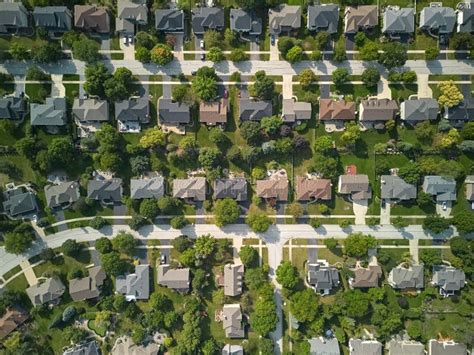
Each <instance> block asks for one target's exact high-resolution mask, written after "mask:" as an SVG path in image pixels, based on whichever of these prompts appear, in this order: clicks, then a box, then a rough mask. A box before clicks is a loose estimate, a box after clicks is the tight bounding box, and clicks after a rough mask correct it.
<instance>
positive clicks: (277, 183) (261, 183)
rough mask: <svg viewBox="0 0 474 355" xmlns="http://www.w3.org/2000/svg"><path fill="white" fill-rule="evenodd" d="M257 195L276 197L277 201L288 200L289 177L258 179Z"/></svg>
mask: <svg viewBox="0 0 474 355" xmlns="http://www.w3.org/2000/svg"><path fill="white" fill-rule="evenodd" d="M256 190H257V196H258V197H262V198H267V199H269V198H274V199H276V200H277V201H287V200H288V179H265V180H257V188H256Z"/></svg>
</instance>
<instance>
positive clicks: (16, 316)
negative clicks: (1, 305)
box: [0, 306, 29, 339]
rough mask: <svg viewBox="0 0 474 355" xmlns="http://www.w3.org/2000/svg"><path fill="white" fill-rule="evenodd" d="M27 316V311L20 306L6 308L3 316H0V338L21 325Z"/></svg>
mask: <svg viewBox="0 0 474 355" xmlns="http://www.w3.org/2000/svg"><path fill="white" fill-rule="evenodd" d="M28 317H29V315H28V312H26V311H25V310H24V309H22V308H20V307H17V306H15V307H11V308H7V309H6V310H5V313H4V314H3V316H1V317H0V339H3V338H5V337H6V336H7V335H8V334H10V333H11V332H13V331H14V330H15V329H16V328H18V327H19V326H20V325H22V324H23V323H24V322H25V321H26V320H27V319H28Z"/></svg>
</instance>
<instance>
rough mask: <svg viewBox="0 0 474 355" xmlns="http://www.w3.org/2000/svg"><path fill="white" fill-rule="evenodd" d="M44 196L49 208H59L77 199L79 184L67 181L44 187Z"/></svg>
mask: <svg viewBox="0 0 474 355" xmlns="http://www.w3.org/2000/svg"><path fill="white" fill-rule="evenodd" d="M44 194H45V196H46V204H47V205H48V207H49V208H55V207H59V206H61V205H63V204H67V203H73V202H76V201H77V200H78V199H79V197H80V193H79V184H78V183H77V182H76V181H68V182H61V183H59V184H58V185H46V186H45V187H44Z"/></svg>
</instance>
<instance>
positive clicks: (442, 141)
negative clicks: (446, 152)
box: [436, 128, 461, 149]
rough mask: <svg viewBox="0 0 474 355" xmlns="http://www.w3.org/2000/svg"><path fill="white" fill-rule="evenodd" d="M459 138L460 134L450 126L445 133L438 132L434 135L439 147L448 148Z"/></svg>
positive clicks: (457, 141)
mask: <svg viewBox="0 0 474 355" xmlns="http://www.w3.org/2000/svg"><path fill="white" fill-rule="evenodd" d="M460 140H461V136H460V134H459V132H458V130H457V129H456V128H451V129H450V130H449V131H448V132H447V133H444V134H443V133H439V134H438V135H437V136H436V143H437V145H438V146H439V147H440V148H441V149H450V148H452V147H453V146H454V145H456V144H457V143H459V141H460Z"/></svg>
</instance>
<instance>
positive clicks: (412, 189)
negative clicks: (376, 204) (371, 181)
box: [380, 175, 416, 201]
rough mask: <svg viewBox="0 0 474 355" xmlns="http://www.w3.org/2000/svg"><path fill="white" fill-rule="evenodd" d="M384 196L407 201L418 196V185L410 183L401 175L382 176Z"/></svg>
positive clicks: (382, 195)
mask: <svg viewBox="0 0 474 355" xmlns="http://www.w3.org/2000/svg"><path fill="white" fill-rule="evenodd" d="M380 181H381V190H382V194H381V197H382V198H387V199H391V200H400V201H406V200H411V199H413V198H416V186H415V185H412V184H408V183H407V182H405V180H403V179H402V178H401V177H399V176H393V175H382V176H380Z"/></svg>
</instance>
